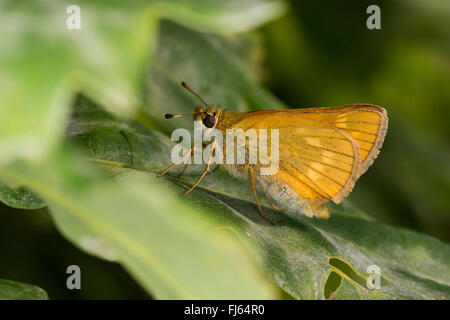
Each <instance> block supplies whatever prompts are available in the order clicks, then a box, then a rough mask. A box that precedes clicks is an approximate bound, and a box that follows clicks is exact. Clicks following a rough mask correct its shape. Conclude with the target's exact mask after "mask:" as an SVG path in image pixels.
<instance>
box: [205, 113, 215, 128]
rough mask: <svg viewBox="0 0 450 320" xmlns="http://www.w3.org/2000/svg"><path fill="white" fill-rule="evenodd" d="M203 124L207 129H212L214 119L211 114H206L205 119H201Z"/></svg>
mask: <svg viewBox="0 0 450 320" xmlns="http://www.w3.org/2000/svg"><path fill="white" fill-rule="evenodd" d="M203 124H204V125H205V126H206V127H207V128H212V127H214V125H215V124H216V117H215V116H214V115H212V114H207V115H206V117H205V119H203Z"/></svg>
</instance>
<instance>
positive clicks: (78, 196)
mask: <svg viewBox="0 0 450 320" xmlns="http://www.w3.org/2000/svg"><path fill="white" fill-rule="evenodd" d="M68 135H69V136H71V137H72V138H73V140H75V141H78V143H80V142H88V144H89V145H90V147H91V148H92V150H95V152H97V153H102V154H104V155H105V157H109V158H114V159H116V160H118V161H126V162H127V163H129V164H130V166H138V167H142V168H143V169H142V170H141V171H140V170H130V171H129V172H128V173H129V174H128V175H127V176H125V175H119V176H117V175H118V172H117V170H112V171H111V170H108V171H109V172H108V173H109V174H110V175H111V176H117V177H115V178H114V179H104V177H103V176H99V175H98V174H97V173H96V172H94V171H92V168H90V166H87V164H86V161H82V159H78V157H77V156H76V154H74V153H73V151H70V149H67V150H62V151H61V152H59V153H58V154H55V155H54V156H53V157H52V159H51V161H49V162H48V164H47V165H41V164H39V165H31V164H27V163H24V162H16V163H14V164H11V165H9V166H8V167H4V168H1V169H0V177H1V178H2V179H5V180H7V181H8V182H11V183H20V184H24V185H27V186H28V187H29V188H31V189H32V190H39V193H40V195H41V196H42V197H43V198H44V199H45V201H46V203H47V204H48V207H49V210H50V213H51V216H52V218H53V219H54V221H55V223H56V226H57V227H58V228H59V229H60V231H61V232H62V233H63V234H64V235H65V236H66V237H67V238H68V239H70V240H71V241H72V242H73V243H74V244H76V245H77V246H79V247H80V248H81V249H83V250H86V251H87V252H90V253H92V254H94V255H97V256H99V257H101V258H103V259H107V260H110V261H117V262H120V263H122V264H123V265H124V266H125V267H126V268H127V270H128V271H129V272H130V273H131V274H132V275H133V276H134V277H135V278H136V279H137V280H138V281H139V283H140V284H142V285H143V287H144V288H146V289H147V290H148V291H149V292H150V293H151V294H152V295H153V296H155V297H156V298H159V299H230V298H239V299H267V298H271V297H272V298H273V297H275V294H274V290H273V287H272V286H271V285H269V284H268V283H267V281H266V280H265V279H264V277H262V276H261V274H260V271H259V270H258V269H257V268H256V267H255V265H254V263H253V261H252V260H251V257H250V256H249V254H248V252H247V251H245V250H243V248H242V241H237V239H236V236H235V235H234V234H233V233H230V231H229V230H228V229H226V228H224V226H223V225H222V224H220V223H217V222H215V221H214V220H213V219H211V218H210V217H208V216H207V215H206V214H205V212H204V211H203V210H198V209H194V208H192V207H190V206H187V205H186V204H184V203H183V202H182V201H180V200H177V197H176V195H175V194H174V193H173V191H171V190H170V188H169V187H168V186H167V185H164V184H163V183H161V180H159V179H157V178H156V177H155V175H149V174H148V173H147V172H146V171H145V170H149V169H150V168H153V169H155V170H156V167H153V165H156V166H158V168H159V167H160V166H162V165H166V164H168V163H169V159H168V157H167V156H166V155H167V154H168V152H169V151H170V144H169V142H168V141H167V139H166V138H165V137H164V136H163V135H162V134H160V133H157V132H153V131H149V130H148V129H146V128H145V127H142V126H141V125H139V124H137V123H135V122H132V121H130V122H124V121H119V120H117V119H115V118H114V117H113V116H110V115H108V114H106V113H104V112H103V111H101V110H99V109H96V108H94V107H93V106H90V105H88V104H87V103H86V101H84V102H83V100H82V101H79V102H78V103H77V107H76V109H75V112H74V114H73V121H72V123H71V125H70V127H69V132H68ZM163 139H164V140H166V142H163V143H161V142H162V141H163ZM137 150H140V151H142V152H143V153H140V152H139V151H137ZM116 157H117V158H116ZM153 157H154V158H153ZM100 162H101V161H100ZM146 168H147V169H146ZM244 242H245V241H244ZM249 248H250V245H249ZM204 279H207V281H204ZM237 287H239V288H241V289H240V290H239V291H238V292H237V291H236V288H237Z"/></svg>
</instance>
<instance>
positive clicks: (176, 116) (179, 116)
mask: <svg viewBox="0 0 450 320" xmlns="http://www.w3.org/2000/svg"><path fill="white" fill-rule="evenodd" d="M191 116H192V113H185V114H179V113H176V114H171V113H168V114H166V115H165V116H164V117H165V118H166V119H173V118H181V117H191Z"/></svg>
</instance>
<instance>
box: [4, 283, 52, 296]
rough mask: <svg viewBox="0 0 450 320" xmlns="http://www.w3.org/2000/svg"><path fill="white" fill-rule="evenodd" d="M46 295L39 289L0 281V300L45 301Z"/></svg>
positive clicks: (23, 284) (28, 285)
mask: <svg viewBox="0 0 450 320" xmlns="http://www.w3.org/2000/svg"><path fill="white" fill-rule="evenodd" d="M47 299H48V296H47V293H46V292H45V291H44V290H42V289H41V288H39V287H36V286H33V285H30V284H25V283H20V282H15V281H9V280H3V279H0V300H47Z"/></svg>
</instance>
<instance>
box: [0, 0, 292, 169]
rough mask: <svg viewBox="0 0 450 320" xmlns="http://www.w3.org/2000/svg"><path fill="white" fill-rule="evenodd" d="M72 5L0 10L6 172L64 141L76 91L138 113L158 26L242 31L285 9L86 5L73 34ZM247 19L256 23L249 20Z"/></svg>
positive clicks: (264, 0) (264, 3) (267, 5)
mask: <svg viewBox="0 0 450 320" xmlns="http://www.w3.org/2000/svg"><path fill="white" fill-rule="evenodd" d="M70 5H73V2H71V1H67V0H64V1H53V2H42V1H38V2H36V1H34V2H30V1H29V2H26V3H23V2H18V1H13V0H7V1H2V2H1V4H0V21H1V22H2V26H1V28H0V38H2V39H7V41H6V40H5V41H3V42H2V51H1V53H0V69H1V70H2V73H1V74H0V96H1V97H2V108H0V164H1V163H7V162H9V161H12V160H14V159H15V158H28V159H32V160H43V159H45V156H46V153H47V152H49V150H50V149H52V148H53V147H54V146H55V145H57V144H58V143H59V142H60V139H61V137H62V131H63V130H64V129H65V123H66V122H65V121H66V120H67V116H68V114H67V113H68V107H69V103H70V93H71V91H72V90H76V91H83V92H84V93H85V94H87V95H89V96H90V97H91V99H93V100H95V101H97V102H101V103H102V104H103V105H104V106H107V107H108V108H109V109H110V110H113V111H115V112H119V113H121V114H129V115H130V114H133V113H134V112H136V111H137V109H138V106H140V105H141V104H142V103H143V99H142V97H143V95H144V93H143V86H142V79H143V78H144V75H145V70H146V66H147V63H148V62H147V61H148V57H149V52H152V51H153V50H151V48H152V46H153V44H154V42H155V39H156V32H157V26H158V22H159V19H160V18H162V17H164V16H168V17H169V18H172V19H176V20H180V21H183V22H185V23H187V24H189V25H191V26H196V27H197V28H199V29H206V30H225V29H226V30H229V31H237V30H242V29H245V30H248V29H250V28H253V27H256V26H258V25H260V24H261V23H263V22H265V21H267V20H269V19H272V18H275V17H277V16H279V15H280V14H282V12H283V11H284V7H285V6H284V5H283V3H282V2H281V1H268V0H254V1H248V2H245V3H244V2H241V1H230V2H228V1H227V2H223V1H214V2H210V1H202V0H191V1H181V0H173V1H164V2H161V1H144V0H134V1H127V2H126V3H125V2H123V1H108V2H107V3H106V2H104V1H101V0H94V1H93V0H81V1H78V2H77V5H78V6H79V8H80V20H81V28H80V29H69V28H67V26H66V25H67V20H68V19H69V17H70V16H71V15H73V14H74V13H73V12H66V11H67V9H68V8H69V6H70ZM199 8H202V10H199ZM242 10H246V13H245V14H243V12H244V11H242ZM247 14H252V15H253V16H257V17H258V18H254V19H250V20H249V19H248V17H247ZM245 21H251V22H247V23H245ZM236 26H239V27H236Z"/></svg>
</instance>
